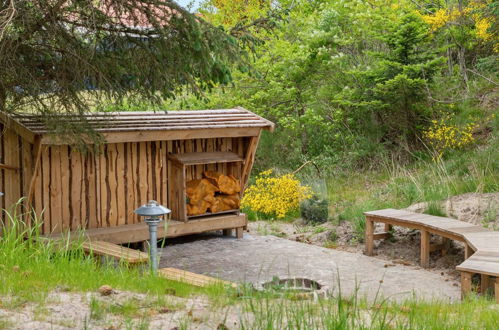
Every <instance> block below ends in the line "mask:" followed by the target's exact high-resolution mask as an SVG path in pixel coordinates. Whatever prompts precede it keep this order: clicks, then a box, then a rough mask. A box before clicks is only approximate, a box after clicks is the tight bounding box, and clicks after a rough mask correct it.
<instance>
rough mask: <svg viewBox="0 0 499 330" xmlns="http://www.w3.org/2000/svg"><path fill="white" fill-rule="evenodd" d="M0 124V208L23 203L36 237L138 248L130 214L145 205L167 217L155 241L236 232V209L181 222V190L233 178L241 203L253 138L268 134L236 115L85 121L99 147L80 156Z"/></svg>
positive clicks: (37, 129)
mask: <svg viewBox="0 0 499 330" xmlns="http://www.w3.org/2000/svg"><path fill="white" fill-rule="evenodd" d="M0 119H1V123H0V126H1V127H0V128H1V131H2V134H1V136H0V191H1V192H4V193H5V196H3V197H1V198H0V207H2V208H5V209H9V208H11V207H12V205H13V204H14V203H16V202H17V201H18V200H19V199H20V198H21V197H25V201H24V206H29V207H30V208H33V209H34V210H35V211H36V214H37V215H38V217H39V220H40V221H43V224H42V225H41V230H42V233H43V234H45V235H57V234H58V233H62V232H67V231H78V230H80V229H85V231H86V233H88V235H93V236H94V238H96V239H100V240H106V241H110V242H114V243H123V242H138V241H142V240H145V239H147V228H146V226H145V225H144V224H143V221H142V219H139V218H138V217H137V216H136V215H135V214H134V212H133V211H134V210H135V209H136V208H137V207H138V206H140V205H142V204H145V203H146V202H147V201H148V200H151V199H154V200H156V201H158V202H159V203H160V204H163V205H166V206H167V207H169V208H170V209H172V214H171V221H170V222H169V223H170V226H169V227H168V229H167V230H164V229H162V230H160V232H159V236H163V237H169V236H179V235H185V234H191V233H198V232H203V231H210V230H220V229H225V230H229V229H233V228H236V229H237V228H239V229H241V228H242V227H244V226H245V225H246V217H245V215H244V214H241V213H240V212H239V210H238V209H232V210H228V211H226V212H225V213H222V214H219V213H217V214H212V213H210V212H206V213H205V214H202V215H201V216H196V217H190V216H188V214H187V212H186V182H188V181H189V180H193V179H201V177H202V176H203V172H204V171H212V172H218V173H222V174H224V175H231V176H232V177H233V178H237V180H238V182H239V184H240V185H241V189H240V192H239V193H240V194H241V193H242V191H243V190H244V187H245V185H246V183H247V181H248V177H249V175H250V171H251V167H252V165H253V161H254V157H255V152H256V148H257V145H258V141H259V138H260V134H261V131H262V130H270V131H272V130H273V128H274V125H273V123H272V122H270V121H268V120H266V119H264V118H262V117H260V116H257V115H256V114H254V113H252V112H250V111H248V110H245V109H243V108H235V109H224V110H202V111H201V110H200V111H171V112H170V111H169V112H166V111H163V112H115V113H91V114H88V115H86V118H85V121H86V123H88V124H89V125H90V126H91V127H93V129H94V130H95V131H97V132H99V133H100V134H101V135H102V136H103V138H104V139H105V143H103V144H102V145H100V146H99V152H85V153H81V152H80V151H79V150H78V149H77V148H75V147H73V146H71V145H70V144H69V142H68V141H67V140H65V139H64V138H61V137H60V136H59V137H58V136H56V135H54V134H51V133H50V132H49V130H48V128H47V127H46V125H45V123H44V121H43V120H42V118H41V117H39V116H36V115H31V114H22V115H19V114H18V115H13V116H9V115H6V114H2V115H1V118H0ZM63 119H64V120H66V121H69V122H71V121H74V120H75V119H73V117H69V116H68V117H67V118H63ZM237 232H238V235H240V233H242V232H241V231H240V230H238V231H237Z"/></svg>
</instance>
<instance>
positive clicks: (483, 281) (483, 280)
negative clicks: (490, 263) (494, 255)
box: [480, 274, 490, 295]
mask: <svg viewBox="0 0 499 330" xmlns="http://www.w3.org/2000/svg"><path fill="white" fill-rule="evenodd" d="M489 287H490V276H489V275H485V274H480V291H481V292H482V295H484V294H486V293H487V291H488V290H489Z"/></svg>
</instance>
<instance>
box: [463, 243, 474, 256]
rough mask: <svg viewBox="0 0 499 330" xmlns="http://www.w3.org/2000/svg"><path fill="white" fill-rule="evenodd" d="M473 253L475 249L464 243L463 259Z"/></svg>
mask: <svg viewBox="0 0 499 330" xmlns="http://www.w3.org/2000/svg"><path fill="white" fill-rule="evenodd" d="M473 253H475V251H473V249H472V248H471V246H469V245H468V244H466V243H465V244H464V260H466V259H468V258H469V257H471V256H472V255H473Z"/></svg>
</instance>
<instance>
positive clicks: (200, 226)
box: [46, 213, 247, 244]
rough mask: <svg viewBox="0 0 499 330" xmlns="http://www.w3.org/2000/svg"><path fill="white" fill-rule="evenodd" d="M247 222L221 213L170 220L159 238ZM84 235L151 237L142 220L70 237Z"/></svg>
mask: <svg viewBox="0 0 499 330" xmlns="http://www.w3.org/2000/svg"><path fill="white" fill-rule="evenodd" d="M246 224H247V220H246V216H245V215H244V214H243V213H241V214H240V215H233V214H228V215H220V216H212V217H205V218H202V219H199V220H189V221H187V222H183V221H175V220H171V221H168V226H167V228H166V230H165V226H164V223H163V222H162V223H161V224H160V225H159V226H158V238H168V237H178V236H184V235H191V234H199V233H203V232H206V231H216V230H223V229H227V228H239V227H241V228H242V227H244V226H245V225H246ZM81 235H84V236H85V237H87V238H88V239H90V240H92V241H107V242H111V243H115V244H121V243H133V242H141V241H146V240H148V239H149V228H148V226H147V224H146V223H144V222H140V223H135V224H131V225H120V226H115V227H107V228H92V229H87V230H85V231H84V232H79V231H77V230H75V231H72V232H71V235H70V236H69V238H70V239H78V238H79V237H81ZM46 237H47V238H52V239H56V240H57V239H61V238H62V239H67V237H68V236H67V233H66V234H64V233H57V234H53V235H47V236H46Z"/></svg>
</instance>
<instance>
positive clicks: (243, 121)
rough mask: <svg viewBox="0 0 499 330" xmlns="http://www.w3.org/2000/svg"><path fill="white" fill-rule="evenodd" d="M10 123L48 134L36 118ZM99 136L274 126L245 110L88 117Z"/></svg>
mask: <svg viewBox="0 0 499 330" xmlns="http://www.w3.org/2000/svg"><path fill="white" fill-rule="evenodd" d="M57 117H58V118H57V119H58V120H61V121H63V122H64V121H67V122H73V123H75V122H76V123H78V121H81V120H82V119H81V118H76V119H75V117H74V116H67V117H66V118H65V115H57ZM11 118H12V119H14V120H15V121H17V122H18V123H19V124H21V125H22V126H24V127H25V128H27V129H28V130H29V131H31V132H33V133H34V134H45V133H49V128H48V127H47V126H46V125H45V120H44V119H43V118H42V117H41V116H39V115H32V114H16V115H12V116H11ZM83 120H85V121H86V122H87V123H88V124H89V125H90V127H92V128H93V129H94V130H95V131H97V132H99V133H113V132H134V131H135V132H137V131H169V130H196V129H207V128H262V129H267V130H271V131H272V130H273V129H274V124H273V123H272V122H270V121H268V120H267V119H264V118H262V117H260V116H258V115H256V114H254V113H252V112H250V111H248V110H246V109H243V108H234V109H221V110H192V111H154V112H153V111H147V112H145V111H140V112H109V113H89V114H87V115H85V116H84V119H83Z"/></svg>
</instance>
